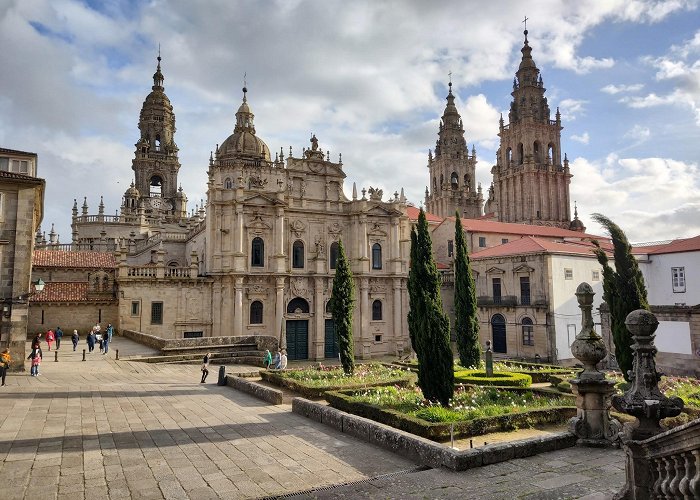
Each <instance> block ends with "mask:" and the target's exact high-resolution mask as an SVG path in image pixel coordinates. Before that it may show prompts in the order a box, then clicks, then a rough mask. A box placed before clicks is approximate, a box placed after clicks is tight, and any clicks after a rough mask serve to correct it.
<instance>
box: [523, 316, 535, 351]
mask: <svg viewBox="0 0 700 500" xmlns="http://www.w3.org/2000/svg"><path fill="white" fill-rule="evenodd" d="M520 323H521V325H522V329H523V345H528V346H533V345H535V332H534V326H533V324H532V320H531V319H530V318H527V317H526V318H523V320H522V321H521V322H520Z"/></svg>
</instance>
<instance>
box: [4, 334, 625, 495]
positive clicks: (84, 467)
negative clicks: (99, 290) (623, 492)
mask: <svg viewBox="0 0 700 500" xmlns="http://www.w3.org/2000/svg"><path fill="white" fill-rule="evenodd" d="M116 348H120V354H121V353H122V352H132V353H138V352H140V351H141V352H142V351H143V350H142V349H140V347H139V346H138V345H135V346H134V345H133V342H131V341H129V340H127V339H122V338H119V337H117V338H115V341H114V343H113V344H112V346H111V348H110V353H109V354H107V355H101V354H99V352H98V351H95V352H93V353H92V354H88V355H87V359H88V361H85V362H83V361H81V359H82V350H80V349H79V350H78V351H76V352H73V351H72V345H70V344H68V348H67V349H66V345H65V343H64V348H63V349H61V350H60V351H59V362H58V363H55V362H54V361H53V353H52V354H51V355H50V356H48V355H47V356H46V358H45V359H46V361H44V363H42V366H41V368H40V374H41V375H40V376H39V377H30V376H29V375H28V373H11V374H9V375H8V379H7V380H8V385H7V386H6V387H3V388H2V390H0V460H1V462H0V484H2V485H3V495H2V498H3V499H6V498H7V499H14V498H18V499H19V498H32V499H35V500H36V499H42V498H52V499H55V498H61V499H63V498H65V499H70V500H78V499H91V498H96V499H104V498H115V499H116V498H119V499H129V498H131V499H163V498H194V499H200V498H202V499H207V498H235V499H241V498H274V497H276V496H280V495H286V494H293V493H295V492H305V491H309V490H312V489H315V488H319V487H328V488H329V489H327V490H324V491H316V492H312V493H302V494H299V495H298V496H297V497H298V498H331V497H332V498H383V499H384V498H452V499H454V498H508V499H513V498H533V499H534V498H578V497H582V498H587V499H589V500H593V499H599V498H610V497H611V496H612V493H613V492H614V491H616V490H617V489H619V488H620V487H621V485H622V482H623V480H624V462H623V456H622V452H621V451H620V450H595V449H592V450H591V449H580V448H571V449H567V450H559V451H556V452H552V453H547V454H543V455H538V456H534V457H529V458H526V459H520V460H511V461H508V462H504V463H500V464H495V465H490V466H486V467H481V468H478V469H472V470H469V471H466V472H459V473H454V472H450V471H447V470H444V469H430V470H420V471H416V469H415V467H416V464H415V463H413V462H411V461H409V460H406V459H405V458H403V457H401V456H398V455H396V454H393V453H390V452H388V451H385V450H382V449H379V448H377V447H375V446H373V445H371V444H368V443H363V442H360V441H358V440H355V439H354V438H352V437H351V436H348V435H346V434H341V433H339V432H336V431H334V430H333V429H331V428H329V427H327V426H324V425H322V424H318V423H315V422H313V421H310V420H308V419H306V418H303V417H301V416H298V415H295V414H293V413H291V407H290V406H289V405H278V406H272V405H268V404H266V403H263V402H261V401H259V400H257V399H255V398H253V397H251V396H248V395H246V394H243V393H241V392H238V391H235V390H233V389H231V388H229V387H218V386H217V385H216V371H215V370H211V374H210V378H209V381H210V383H207V384H200V383H199V378H200V372H199V369H198V366H193V365H151V364H146V363H139V362H135V361H115V360H114V351H115V349H116ZM402 471H409V472H405V473H402ZM393 473H399V474H397V475H391V476H383V475H385V474H393ZM377 476H380V477H379V478H376V477H377ZM372 478H376V479H372ZM360 480H362V481H364V482H362V483H357V481H360ZM347 483H351V484H349V485H345V486H343V484H347ZM7 485H11V486H10V487H7ZM337 485H340V486H337Z"/></svg>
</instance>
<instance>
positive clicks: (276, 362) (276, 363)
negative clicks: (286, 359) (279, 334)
mask: <svg viewBox="0 0 700 500" xmlns="http://www.w3.org/2000/svg"><path fill="white" fill-rule="evenodd" d="M280 361H282V349H277V353H276V354H275V359H273V360H272V366H273V367H274V368H275V370H279V369H280Z"/></svg>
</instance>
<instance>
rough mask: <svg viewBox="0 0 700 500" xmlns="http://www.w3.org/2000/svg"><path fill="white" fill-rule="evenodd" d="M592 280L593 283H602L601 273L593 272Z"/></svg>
mask: <svg viewBox="0 0 700 500" xmlns="http://www.w3.org/2000/svg"><path fill="white" fill-rule="evenodd" d="M591 280H592V281H600V271H593V272H592V273H591Z"/></svg>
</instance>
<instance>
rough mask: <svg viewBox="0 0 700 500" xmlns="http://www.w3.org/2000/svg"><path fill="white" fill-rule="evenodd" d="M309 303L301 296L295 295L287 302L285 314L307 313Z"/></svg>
mask: <svg viewBox="0 0 700 500" xmlns="http://www.w3.org/2000/svg"><path fill="white" fill-rule="evenodd" d="M308 312H309V303H308V302H306V300H304V299H302V298H301V297H295V298H293V299H292V300H290V301H289V304H287V314H294V313H303V314H308Z"/></svg>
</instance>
